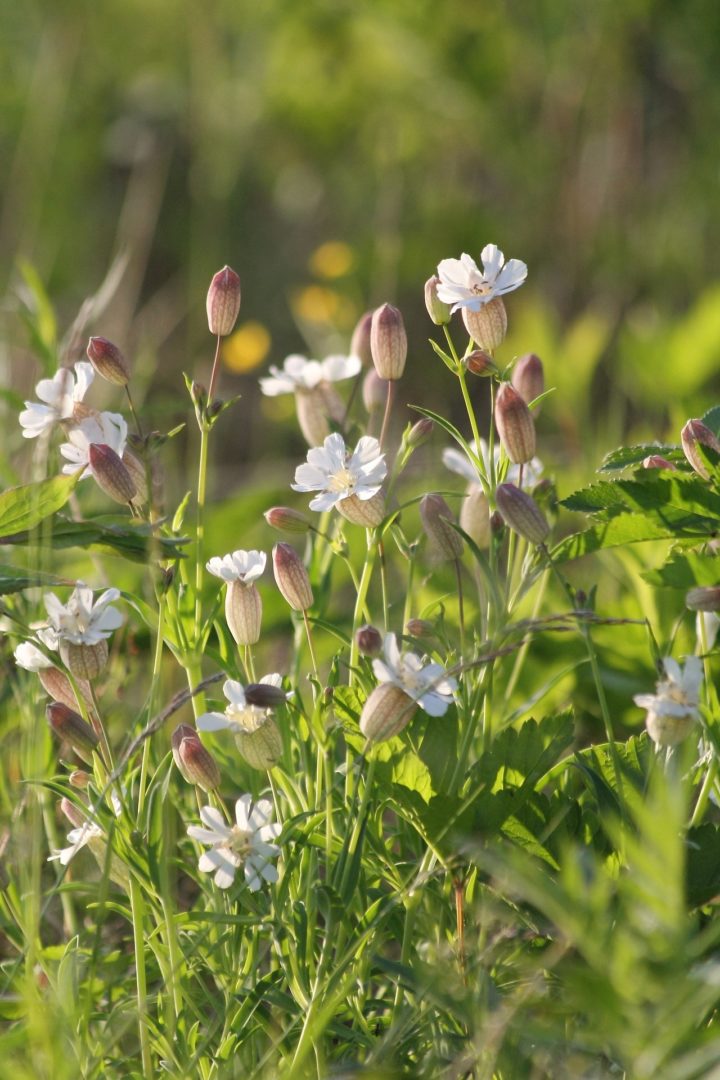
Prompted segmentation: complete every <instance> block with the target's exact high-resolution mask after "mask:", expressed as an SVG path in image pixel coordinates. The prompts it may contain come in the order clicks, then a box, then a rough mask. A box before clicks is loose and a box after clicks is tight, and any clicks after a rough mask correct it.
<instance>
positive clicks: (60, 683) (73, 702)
mask: <svg viewBox="0 0 720 1080" xmlns="http://www.w3.org/2000/svg"><path fill="white" fill-rule="evenodd" d="M37 675H38V679H39V680H40V685H41V686H42V688H43V690H44V691H45V693H46V694H47V695H48V696H49V697H51V698H53V699H54V700H55V701H61V702H62V703H63V705H67V707H68V708H69V709H76V708H77V706H78V700H77V697H76V696H75V691H74V690H73V688H72V683H71V682H70V680H69V679H68V677H67V675H66V674H65V672H64V671H60V670H59V668H56V667H48V668H41V669H40V671H38V673H37ZM76 685H77V688H78V691H79V693H80V695H81V696H82V698H83V701H84V702H85V704H86V705H88V706H91V705H92V691H91V689H90V684H89V683H87V682H85V681H84V680H82V679H79V680H77V682H76Z"/></svg>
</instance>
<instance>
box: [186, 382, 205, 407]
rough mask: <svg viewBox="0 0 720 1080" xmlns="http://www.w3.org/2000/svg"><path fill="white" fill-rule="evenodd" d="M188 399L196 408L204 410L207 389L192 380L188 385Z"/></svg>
mask: <svg viewBox="0 0 720 1080" xmlns="http://www.w3.org/2000/svg"><path fill="white" fill-rule="evenodd" d="M190 397H191V399H192V403H193V405H195V407H196V408H198V409H202V408H204V407H205V405H206V404H207V387H206V386H203V384H202V383H199V382H196V381H195V379H193V381H192V383H191V384H190Z"/></svg>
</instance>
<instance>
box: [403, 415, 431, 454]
mask: <svg viewBox="0 0 720 1080" xmlns="http://www.w3.org/2000/svg"><path fill="white" fill-rule="evenodd" d="M434 430H435V424H434V423H433V421H432V420H431V419H430V417H429V416H423V417H421V418H420V420H417V421H416V422H415V423H414V424H413V426H412V427H411V428H410V430H409V431H408V433H407V438H406V439H405V445H406V446H411V447H412V448H413V450H417V448H418V447H419V446H422V445H423V443H426V442H427V441H428V439H430V438H431V437H432V434H433V432H434Z"/></svg>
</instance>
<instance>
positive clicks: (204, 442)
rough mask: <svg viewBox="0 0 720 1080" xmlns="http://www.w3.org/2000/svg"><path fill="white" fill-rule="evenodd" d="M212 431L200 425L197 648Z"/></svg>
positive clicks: (197, 524) (196, 573)
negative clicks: (209, 451)
mask: <svg viewBox="0 0 720 1080" xmlns="http://www.w3.org/2000/svg"><path fill="white" fill-rule="evenodd" d="M209 439H210V429H209V427H208V426H207V423H206V422H205V421H203V422H202V423H201V425H200V465H199V466H198V485H197V518H196V526H195V642H194V643H195V647H197V644H198V641H199V638H200V626H201V623H202V586H203V540H204V539H205V520H204V518H205V494H206V487H207V467H208V443H209Z"/></svg>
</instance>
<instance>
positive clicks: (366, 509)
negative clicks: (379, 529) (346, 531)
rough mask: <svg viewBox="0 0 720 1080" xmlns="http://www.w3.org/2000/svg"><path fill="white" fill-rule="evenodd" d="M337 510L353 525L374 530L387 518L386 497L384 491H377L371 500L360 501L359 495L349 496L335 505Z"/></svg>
mask: <svg viewBox="0 0 720 1080" xmlns="http://www.w3.org/2000/svg"><path fill="white" fill-rule="evenodd" d="M335 509H336V510H337V512H338V513H339V514H340V516H341V517H344V518H345V520H346V521H351V522H352V524H353V525H362V526H363V528H365V529H374V528H375V527H376V526H377V525H379V524H380V523H381V522H382V520H383V518H384V517H385V497H384V496H383V493H382V491H376V492H375V494H374V495H371V496H370V498H369V499H359V498H358V497H357V495H348V497H347V498H346V499H341V500H340V502H338V503H336V504H335Z"/></svg>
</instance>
